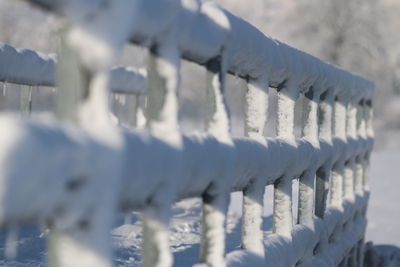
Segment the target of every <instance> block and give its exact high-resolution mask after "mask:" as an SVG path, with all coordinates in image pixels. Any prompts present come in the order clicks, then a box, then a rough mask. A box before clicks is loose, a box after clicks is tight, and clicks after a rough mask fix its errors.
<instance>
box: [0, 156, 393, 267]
mask: <svg viewBox="0 0 400 267" xmlns="http://www.w3.org/2000/svg"><path fill="white" fill-rule="evenodd" d="M399 163H400V151H378V152H375V153H374V154H373V158H372V169H371V174H370V185H371V199H370V204H369V209H368V218H369V224H368V232H367V238H366V240H368V241H369V240H372V241H373V242H374V244H389V245H396V246H400V227H399V224H398V222H399V219H400V205H399V204H398V203H399V200H400V198H399V194H400V180H399V178H400V177H399V173H400V164H399ZM271 195H272V190H271V187H268V188H267V193H266V197H265V200H266V203H272V201H271V199H272V198H271ZM240 202H241V201H240V194H238V193H235V194H234V195H233V198H232V205H231V207H230V216H229V218H228V227H227V228H228V235H227V251H232V250H234V249H237V248H238V247H239V246H240V228H241V224H240V213H241V207H240ZM271 211H272V207H271V205H266V208H265V211H264V214H265V217H264V226H263V227H264V230H265V236H267V235H268V233H269V232H270V230H271V216H270V214H271ZM173 214H174V216H173V218H172V220H171V249H172V251H173V252H174V258H175V264H174V266H191V265H193V264H195V263H197V261H198V258H199V256H198V253H199V240H200V235H199V233H200V216H199V215H200V201H199V200H198V199H189V200H185V201H181V202H179V203H177V204H176V205H175V206H174V208H173ZM140 229H141V223H140V218H139V215H138V214H136V213H134V214H132V215H130V216H129V215H128V216H122V215H121V217H120V218H117V221H116V228H115V229H114V230H113V232H112V235H113V240H114V247H115V251H114V264H115V266H138V265H139V263H140V243H141V230H140ZM6 238H7V237H6V233H4V232H2V233H1V234H0V242H1V243H0V253H1V256H0V266H15V267H22V266H23V267H28V266H32V267H33V266H44V264H43V258H44V257H45V239H46V233H43V232H42V231H40V230H39V229H37V228H35V227H32V228H26V229H23V230H21V232H20V237H19V238H18V243H17V246H18V256H17V258H16V260H15V261H9V260H5V257H4V251H5V247H6Z"/></svg>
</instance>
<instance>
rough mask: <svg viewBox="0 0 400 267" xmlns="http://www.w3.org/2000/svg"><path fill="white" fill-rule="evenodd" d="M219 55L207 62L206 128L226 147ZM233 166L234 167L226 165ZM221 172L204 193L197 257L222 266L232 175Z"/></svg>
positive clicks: (227, 125) (226, 119) (227, 133)
mask: <svg viewBox="0 0 400 267" xmlns="http://www.w3.org/2000/svg"><path fill="white" fill-rule="evenodd" d="M224 64H225V62H223V58H222V56H218V57H216V58H213V59H211V60H209V61H208V63H207V65H206V67H207V102H206V104H207V107H206V112H207V114H206V131H207V133H208V134H210V135H212V136H213V137H215V138H216V139H217V140H218V141H219V142H221V143H222V144H223V145H225V146H227V147H231V146H232V145H233V143H232V139H231V136H230V122H229V115H228V110H227V106H226V103H225V97H224V93H225V75H226V70H225V66H224ZM229 167H230V168H233V166H229ZM229 167H228V169H226V170H224V171H223V173H220V175H221V176H226V177H219V178H218V179H217V180H216V181H213V182H212V183H211V184H210V185H209V187H208V189H207V190H206V191H205V192H204V193H203V196H202V199H203V206H202V224H201V226H202V233H201V247H200V255H201V256H200V260H201V262H202V263H206V264H209V265H211V266H215V267H217V266H218V267H220V266H225V224H226V213H227V211H228V204H229V197H230V195H229V194H230V190H231V189H230V185H229V184H227V183H226V181H227V177H229V176H230V177H231V176H232V174H233V173H232V172H231V170H230V168H229Z"/></svg>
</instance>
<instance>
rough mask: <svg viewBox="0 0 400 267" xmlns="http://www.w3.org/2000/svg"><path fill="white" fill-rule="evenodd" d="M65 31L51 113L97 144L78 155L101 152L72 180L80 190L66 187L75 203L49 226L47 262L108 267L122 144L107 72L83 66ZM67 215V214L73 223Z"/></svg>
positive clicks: (51, 264)
mask: <svg viewBox="0 0 400 267" xmlns="http://www.w3.org/2000/svg"><path fill="white" fill-rule="evenodd" d="M70 30H72V28H71V29H68V30H67V31H65V32H64V37H65V39H63V40H62V47H61V52H60V58H59V64H58V66H59V68H58V78H59V80H58V85H59V90H58V95H57V112H56V115H57V116H58V118H59V119H60V120H63V121H66V122H69V123H72V124H76V125H78V126H79V127H81V128H82V130H83V131H85V132H86V133H87V134H88V135H90V136H91V137H92V138H93V140H96V141H95V142H93V143H96V144H91V145H89V144H87V145H86V146H85V145H83V146H82V148H81V149H82V151H80V152H84V154H85V155H86V153H88V152H89V153H93V148H96V149H100V150H99V151H101V153H97V154H96V157H97V158H96V161H95V162H97V164H98V165H96V166H86V165H85V164H83V163H82V166H83V167H82V173H77V177H75V178H74V179H76V180H78V182H79V180H83V182H81V184H82V186H78V187H75V186H73V187H67V190H68V189H71V190H70V191H71V194H75V196H74V197H73V198H74V201H72V203H66V204H67V206H68V205H70V206H68V208H67V210H66V211H65V214H61V215H59V216H58V217H57V218H55V221H54V222H53V225H50V226H51V229H50V233H49V238H48V247H49V248H48V250H49V253H48V259H47V260H48V265H49V266H57V267H58V266H60V267H64V266H65V267H66V266H68V267H74V266H76V267H78V266H99V267H109V266H112V258H111V236H110V230H111V227H112V222H113V216H114V212H115V211H116V208H117V192H118V190H119V189H120V188H119V180H120V177H119V171H120V170H121V166H120V165H119V164H120V163H121V162H122V160H121V156H122V155H121V153H120V148H121V146H122V142H123V141H122V140H121V136H120V135H119V134H118V130H117V129H116V128H114V127H113V125H112V123H111V120H110V118H109V110H110V109H109V106H108V105H109V103H108V88H107V87H108V70H104V69H102V70H97V71H94V70H90V69H87V66H84V65H83V64H82V62H81V61H80V60H81V58H80V57H79V56H78V49H77V48H76V47H74V46H73V45H72V44H71V43H70V42H69V41H70V40H69V39H68V36H69V35H68V34H69V33H70ZM104 133H107V134H106V136H105V135H104ZM93 145H94V146H93ZM87 149H89V150H87ZM96 151H97V150H96ZM78 156H79V155H77V157H78ZM80 156H82V155H80ZM87 156H88V155H87ZM92 156H93V155H92ZM82 160H87V158H86V157H83V159H82ZM85 168H87V169H85ZM98 194H101V198H98ZM75 205H79V208H80V209H83V210H84V211H85V212H84V213H82V214H80V215H79V216H76V215H75V214H74V209H77V208H78V207H76V206H75ZM68 209H70V210H68ZM70 213H71V214H70ZM64 216H65V217H66V218H64ZM68 216H72V220H71V218H68ZM63 219H64V220H66V221H68V223H64V222H63V221H62V220H63ZM60 222H61V225H60Z"/></svg>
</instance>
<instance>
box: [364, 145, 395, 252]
mask: <svg viewBox="0 0 400 267" xmlns="http://www.w3.org/2000/svg"><path fill="white" fill-rule="evenodd" d="M372 155H373V156H372V161H371V162H372V163H371V164H372V166H371V172H370V187H371V198H370V201H369V208H368V228H367V240H372V241H373V242H374V243H375V244H391V245H396V246H400V224H399V221H400V151H399V150H397V151H390V150H385V151H375V152H374V153H373V154H372Z"/></svg>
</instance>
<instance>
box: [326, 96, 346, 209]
mask: <svg viewBox="0 0 400 267" xmlns="http://www.w3.org/2000/svg"><path fill="white" fill-rule="evenodd" d="M346 106H347V103H345V101H344V100H343V101H342V100H339V98H337V97H336V99H335V102H334V116H333V135H334V137H335V138H337V139H338V140H341V141H342V142H345V141H346ZM343 177H344V159H339V160H338V161H337V162H336V163H335V164H334V166H333V169H332V176H331V195H330V204H331V205H332V206H335V207H341V206H342V201H343Z"/></svg>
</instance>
